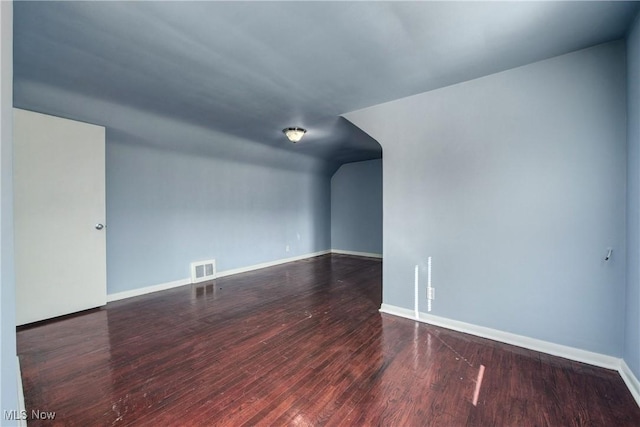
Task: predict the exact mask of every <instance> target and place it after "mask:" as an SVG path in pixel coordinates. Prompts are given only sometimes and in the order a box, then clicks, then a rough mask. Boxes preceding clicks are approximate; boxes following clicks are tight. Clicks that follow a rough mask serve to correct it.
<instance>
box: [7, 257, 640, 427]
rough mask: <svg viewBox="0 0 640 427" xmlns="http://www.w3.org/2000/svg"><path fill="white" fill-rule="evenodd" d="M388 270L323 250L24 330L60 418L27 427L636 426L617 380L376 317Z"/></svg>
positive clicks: (33, 366)
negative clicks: (321, 253) (304, 257)
mask: <svg viewBox="0 0 640 427" xmlns="http://www.w3.org/2000/svg"><path fill="white" fill-rule="evenodd" d="M381 274H382V264H381V262H380V261H376V260H370V259H365V258H356V257H350V256H344V255H327V256H321V257H317V258H312V259H309V260H303V261H297V262H293V263H289V264H285V265H281V266H277V267H271V268H267V269H262V270H257V271H254V272H250V273H244V274H239V275H235V276H230V277H226V278H221V279H218V280H216V281H215V282H214V283H210V284H206V285H202V286H197V287H191V286H185V287H182V288H176V289H173V290H169V291H164V292H158V293H155V294H150V295H145V296H141V297H136V298H131V299H128V300H122V301H118V302H114V303H110V304H108V305H107V306H106V308H103V309H99V310H93V311H89V312H86V313H83V314H81V315H75V316H69V317H66V318H62V319H59V320H55V321H50V322H46V323H40V324H35V325H32V326H27V327H23V328H20V330H19V332H18V352H19V357H20V361H21V367H22V375H23V385H24V392H25V400H26V405H27V412H28V415H29V417H31V414H32V411H33V410H35V411H45V412H48V411H54V412H55V419H54V420H53V421H52V420H35V419H29V425H30V426H32V425H33V426H38V425H77V426H98V425H104V426H111V425H139V426H191V425H193V426H198V425H219V426H288V425H290V426H320V425H331V426H338V425H344V426H352V425H353V426H402V427H404V426H638V425H640V408H638V406H637V405H636V403H635V401H634V400H633V398H632V396H631V394H630V392H629V391H628V390H627V388H626V387H625V385H624V383H623V381H622V379H621V378H620V376H619V375H618V374H617V373H616V372H614V371H609V370H606V369H600V368H595V367H591V366H588V365H584V364H581V363H576V362H571V361H568V360H565V359H561V358H556V357H552V356H549V355H545V354H541V353H537V352H533V351H529V350H525V349H521V348H518V347H513V346H508V345H505V344H500V343H496V342H493V341H490V340H485V339H481V338H477V337H473V336H469V335H466V334H461V333H457V332H453V331H449V330H446V329H442V328H437V327H433V326H429V325H425V324H419V323H416V322H413V321H411V320H407V319H402V318H398V317H394V316H389V315H385V314H380V313H379V312H378V308H379V307H380V303H381ZM481 366H484V372H483V373H482V378H481V381H480V376H481V372H480V371H481ZM474 400H475V401H474ZM474 403H475V405H474Z"/></svg>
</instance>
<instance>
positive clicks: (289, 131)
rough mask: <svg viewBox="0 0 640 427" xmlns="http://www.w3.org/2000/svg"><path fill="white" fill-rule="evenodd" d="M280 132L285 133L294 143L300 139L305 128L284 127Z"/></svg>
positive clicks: (305, 131)
mask: <svg viewBox="0 0 640 427" xmlns="http://www.w3.org/2000/svg"><path fill="white" fill-rule="evenodd" d="M282 132H283V133H284V134H285V135H287V138H289V141H291V142H293V143H294V144H295V143H296V142H298V141H300V140H301V139H302V137H303V136H304V134H305V133H307V130H306V129H303V128H285V129H282Z"/></svg>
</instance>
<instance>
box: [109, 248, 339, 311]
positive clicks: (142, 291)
mask: <svg viewBox="0 0 640 427" xmlns="http://www.w3.org/2000/svg"><path fill="white" fill-rule="evenodd" d="M330 252H331V251H319V252H313V253H310V254H305V255H298V256H294V257H291V258H283V259H279V260H275V261H269V262H263V263H260V264H254V265H250V266H247V267H241V268H234V269H232V270H225V271H218V272H216V279H217V278H220V277H226V276H231V275H233V274H240V273H246V272H249V271H253V270H259V269H261V268H266V267H273V266H276V265H280V264H286V263H287V262H293V261H300V260H302V259H307V258H313V257H316V256H320V255H326V254H328V253H330ZM190 284H191V279H190V278H186V279H180V280H175V281H173V282H168V283H160V284H158V285H153V286H146V287H144V288H138V289H132V290H130V291H123V292H116V293H114V294H109V295H107V302H113V301H118V300H121V299H125V298H132V297H137V296H140V295H146V294H150V293H152V292H159V291H166V290H167V289H172V288H177V287H180V286H185V285H190Z"/></svg>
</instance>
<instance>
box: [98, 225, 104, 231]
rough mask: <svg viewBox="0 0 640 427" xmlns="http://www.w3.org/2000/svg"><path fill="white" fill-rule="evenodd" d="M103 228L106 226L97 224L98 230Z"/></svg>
mask: <svg viewBox="0 0 640 427" xmlns="http://www.w3.org/2000/svg"><path fill="white" fill-rule="evenodd" d="M103 228H104V225H102V224H96V230H102V229H103Z"/></svg>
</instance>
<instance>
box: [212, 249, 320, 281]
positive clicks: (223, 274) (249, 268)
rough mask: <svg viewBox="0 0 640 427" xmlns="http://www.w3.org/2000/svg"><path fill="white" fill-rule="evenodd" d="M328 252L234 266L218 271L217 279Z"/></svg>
mask: <svg viewBox="0 0 640 427" xmlns="http://www.w3.org/2000/svg"><path fill="white" fill-rule="evenodd" d="M328 253H331V251H319V252H313V253H310V254H304V255H298V256H294V257H291V258H282V259H277V260H275V261H269V262H263V263H260V264H254V265H249V266H247V267H240V268H234V269H232V270H225V271H218V272H217V273H216V279H217V278H219V277H226V276H232V275H234V274H240V273H247V272H249V271H253V270H259V269H261V268H267V267H273V266H276V265H280V264H286V263H288V262H293V261H300V260H303V259H307V258H313V257H316V256H320V255H326V254H328Z"/></svg>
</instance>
